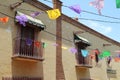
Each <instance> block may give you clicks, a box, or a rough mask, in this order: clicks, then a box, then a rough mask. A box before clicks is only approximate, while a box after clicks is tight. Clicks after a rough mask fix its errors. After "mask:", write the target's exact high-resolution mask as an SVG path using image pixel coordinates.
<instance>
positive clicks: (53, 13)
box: [47, 9, 61, 19]
mask: <svg viewBox="0 0 120 80" xmlns="http://www.w3.org/2000/svg"><path fill="white" fill-rule="evenodd" d="M47 14H48V16H49V18H50V19H56V18H58V17H59V16H61V13H60V11H59V9H53V10H48V11H47Z"/></svg>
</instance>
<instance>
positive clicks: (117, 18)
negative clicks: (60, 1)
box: [44, 0, 120, 20]
mask: <svg viewBox="0 0 120 80" xmlns="http://www.w3.org/2000/svg"><path fill="white" fill-rule="evenodd" d="M44 1H47V2H49V3H52V1H49V0H44ZM62 6H63V7H66V8H69V6H66V5H62ZM82 12H85V13H89V14H93V15H97V16H102V17H107V18H112V19H117V20H120V18H116V17H112V16H107V15H102V14H101V15H99V14H97V13H93V12H90V11H86V10H82Z"/></svg>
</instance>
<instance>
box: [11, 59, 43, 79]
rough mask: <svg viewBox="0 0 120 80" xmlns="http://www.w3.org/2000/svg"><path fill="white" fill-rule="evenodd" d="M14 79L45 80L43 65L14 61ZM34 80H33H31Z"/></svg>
mask: <svg viewBox="0 0 120 80" xmlns="http://www.w3.org/2000/svg"><path fill="white" fill-rule="evenodd" d="M12 77H28V78H29V77H30V78H38V77H39V78H41V80H42V79H43V63H42V62H31V61H19V60H13V61H12ZM31 80H32V79H31Z"/></svg>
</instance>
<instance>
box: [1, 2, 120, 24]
mask: <svg viewBox="0 0 120 80" xmlns="http://www.w3.org/2000/svg"><path fill="white" fill-rule="evenodd" d="M0 6H4V7H9V6H6V5H2V4H0ZM17 9H20V10H24V11H30V12H36V11H34V10H27V9H22V8H17ZM0 13H2V12H0ZM41 13H45V11H41ZM2 14H4V13H2ZM5 15H6V14H5ZM7 16H9V15H7ZM71 18H75V17H71ZM78 19H81V20H89V21H97V22H104V23H116V24H117V23H120V22H112V21H104V20H97V19H86V18H78ZM118 19H119V18H118Z"/></svg>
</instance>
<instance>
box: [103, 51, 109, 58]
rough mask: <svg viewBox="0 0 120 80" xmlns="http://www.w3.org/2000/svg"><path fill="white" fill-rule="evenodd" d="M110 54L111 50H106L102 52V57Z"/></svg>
mask: <svg viewBox="0 0 120 80" xmlns="http://www.w3.org/2000/svg"><path fill="white" fill-rule="evenodd" d="M109 56H110V51H104V52H103V53H102V57H109Z"/></svg>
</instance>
